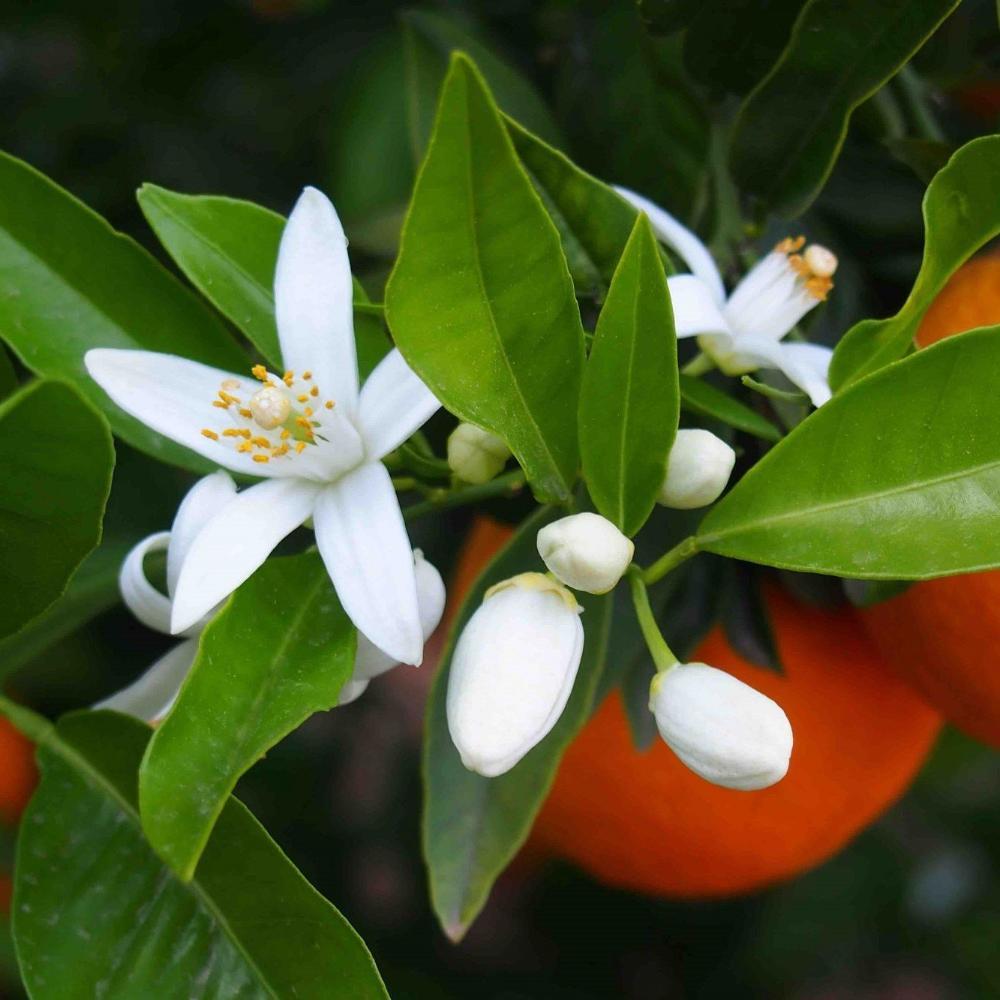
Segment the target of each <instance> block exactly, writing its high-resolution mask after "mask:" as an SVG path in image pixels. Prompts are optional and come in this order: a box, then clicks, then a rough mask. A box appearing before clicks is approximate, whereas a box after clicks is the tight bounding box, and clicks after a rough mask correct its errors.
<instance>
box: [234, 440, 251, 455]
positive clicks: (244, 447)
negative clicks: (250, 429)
mask: <svg viewBox="0 0 1000 1000" xmlns="http://www.w3.org/2000/svg"><path fill="white" fill-rule="evenodd" d="M236 450H237V451H239V452H243V453H244V454H246V452H248V451H253V445H252V444H251V443H250V442H249V441H244V442H243V444H241V445H240V446H239V448H237V449H236Z"/></svg>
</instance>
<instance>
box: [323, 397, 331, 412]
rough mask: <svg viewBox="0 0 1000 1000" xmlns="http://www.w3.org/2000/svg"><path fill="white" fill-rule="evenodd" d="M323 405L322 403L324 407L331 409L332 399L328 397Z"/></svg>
mask: <svg viewBox="0 0 1000 1000" xmlns="http://www.w3.org/2000/svg"><path fill="white" fill-rule="evenodd" d="M323 405H324V406H325V407H326V408H327V409H328V410H332V409H333V400H332V399H328V400H327V401H326V402H325V403H324V404H323Z"/></svg>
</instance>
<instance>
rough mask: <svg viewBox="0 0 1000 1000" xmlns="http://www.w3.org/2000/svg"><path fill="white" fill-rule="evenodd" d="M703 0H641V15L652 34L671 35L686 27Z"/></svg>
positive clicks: (646, 27) (643, 22)
mask: <svg viewBox="0 0 1000 1000" xmlns="http://www.w3.org/2000/svg"><path fill="white" fill-rule="evenodd" d="M701 4H702V0H639V17H640V18H642V24H643V27H645V29H646V30H647V31H648V32H649V33H650V34H651V35H669V34H672V33H673V32H675V31H680V30H681V28H686V27H687V26H688V25H689V24H690V23H691V22H692V21H693V20H694V18H695V15H696V14H697V13H698V10H699V9H700V7H701Z"/></svg>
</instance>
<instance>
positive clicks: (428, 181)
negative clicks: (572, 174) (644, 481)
mask: <svg viewBox="0 0 1000 1000" xmlns="http://www.w3.org/2000/svg"><path fill="white" fill-rule="evenodd" d="M386 311H387V317H388V320H389V327H390V329H391V330H392V334H393V337H394V339H395V341H396V344H397V346H398V347H399V349H400V350H401V351H402V352H403V354H404V355H405V357H406V360H407V361H408V362H409V363H410V365H411V367H412V368H413V369H414V371H416V372H417V374H418V375H420V377H421V378H422V379H423V380H424V381H425V382H426V383H427V385H428V386H429V387H430V388H431V390H432V391H433V392H434V394H435V395H436V396H437V397H438V399H440V400H441V402H442V403H443V404H444V405H445V406H446V407H447V408H448V409H449V410H451V411H452V412H453V413H455V414H456V415H457V416H458V417H460V418H461V419H463V420H468V421H470V422H472V423H474V424H478V425H479V426H481V427H484V428H485V429H487V430H489V431H492V432H493V433H495V434H498V435H499V436H500V437H502V438H503V439H504V440H505V441H506V442H507V444H508V445H509V446H510V448H511V450H512V451H513V452H514V455H515V456H516V457H517V459H518V461H519V462H520V463H521V466H522V467H523V468H524V471H525V473H526V474H527V476H528V479H529V481H530V482H531V485H532V488H533V490H534V492H535V495H536V496H537V497H538V498H539V499H541V500H551V499H555V500H563V499H566V498H567V497H568V496H569V494H570V490H571V486H572V483H573V480H574V479H575V476H576V472H577V465H578V460H579V456H578V450H577V438H576V426H575V422H574V420H573V419H572V415H573V414H575V413H576V408H577V401H578V397H579V392H580V378H581V372H582V368H583V327H582V326H581V323H580V313H579V310H578V309H577V305H576V299H575V297H574V292H573V282H572V279H571V278H570V275H569V271H568V270H567V266H566V259H565V257H564V256H563V253H562V249H561V246H560V242H559V234H558V233H557V232H556V229H555V227H554V226H553V224H552V222H551V221H550V219H549V217H548V215H547V213H546V211H545V209H544V207H543V206H542V203H541V201H540V200H539V198H538V195H537V194H536V193H535V190H534V188H533V187H532V185H531V181H530V180H529V179H528V176H527V175H526V174H525V172H524V170H523V169H522V168H521V165H520V163H519V161H518V159H517V155H516V154H515V152H514V148H513V146H512V145H511V141H510V138H509V136H508V135H507V131H506V129H505V128H504V126H503V122H502V121H501V118H500V114H499V112H498V111H497V109H496V106H495V105H494V103H493V101H492V98H491V97H490V94H489V92H488V91H487V89H486V86H485V84H484V83H483V81H482V78H481V77H480V76H479V74H478V73H477V72H476V69H475V67H474V66H473V65H472V64H471V63H470V62H469V61H468V59H466V58H465V57H463V56H456V57H455V58H454V59H453V60H452V66H451V69H450V70H449V72H448V78H447V80H446V81H445V86H444V90H443V91H442V95H441V105H440V108H439V110H438V118H437V125H436V127H435V130H434V136H433V138H432V140H431V144H430V148H429V149H428V152H427V158H426V160H425V161H424V164H423V166H422V167H421V170H420V175H419V177H418V178H417V185H416V189H415V191H414V194H413V200H412V202H411V205H410V211H409V214H408V216H407V219H406V225H405V227H404V229H403V238H402V245H401V249H400V253H399V258H398V260H397V261H396V267H395V269H394V270H393V272H392V276H391V277H390V279H389V285H388V288H387V290H386Z"/></svg>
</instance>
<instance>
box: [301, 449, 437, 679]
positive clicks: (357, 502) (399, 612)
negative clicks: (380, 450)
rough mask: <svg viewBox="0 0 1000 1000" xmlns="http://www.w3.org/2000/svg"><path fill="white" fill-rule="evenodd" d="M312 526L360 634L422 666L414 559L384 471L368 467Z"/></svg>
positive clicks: (334, 494)
mask: <svg viewBox="0 0 1000 1000" xmlns="http://www.w3.org/2000/svg"><path fill="white" fill-rule="evenodd" d="M313 523H314V526H315V529H316V544H317V545H318V546H319V551H320V555H322V557H323V562H324V563H326V568H327V570H328V572H329V573H330V579H331V580H333V585H334V587H335V588H336V590H337V596H338V597H339V598H340V603H341V604H342V605H343V606H344V610H345V611H346V612H347V615H348V617H349V618H350V619H351V621H352V622H354V625H355V626H356V628H357V629H358V631H359V632H362V633H364V635H366V636H368V638H369V639H371V641H372V642H373V643H374V644H375V645H376V646H378V647H379V649H381V650H382V651H383V652H384V653H386V654H387V655H388V656H390V657H392V658H394V659H395V660H396V661H397V662H399V663H413V664H419V663H420V661H421V659H422V658H423V635H422V632H421V629H420V613H419V610H418V607H417V584H416V575H415V571H414V568H413V552H412V550H411V549H410V542H409V539H408V538H407V536H406V526H405V525H404V524H403V515H402V512H401V511H400V509H399V501H398V500H397V499H396V492H395V490H394V489H393V487H392V480H391V479H390V478H389V473H388V471H387V470H386V468H385V466H384V465H382V464H381V463H380V462H372V463H370V464H368V465H362V466H361V467H360V468H358V469H355V470H354V471H353V472H349V473H348V474H347V475H346V476H344V477H343V478H342V479H340V480H338V481H337V482H336V483H333V484H332V485H330V486H327V487H326V489H324V490H323V492H322V493H321V494H320V496H319V499H318V500H317V502H316V511H315V513H314V514H313Z"/></svg>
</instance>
